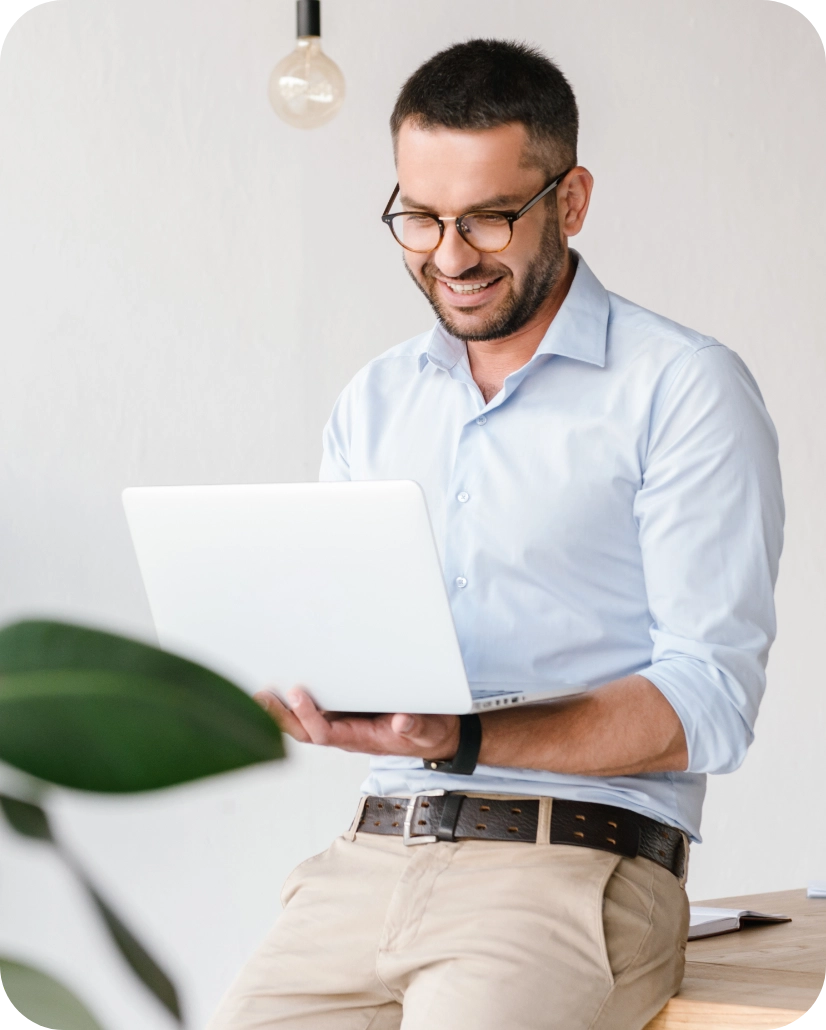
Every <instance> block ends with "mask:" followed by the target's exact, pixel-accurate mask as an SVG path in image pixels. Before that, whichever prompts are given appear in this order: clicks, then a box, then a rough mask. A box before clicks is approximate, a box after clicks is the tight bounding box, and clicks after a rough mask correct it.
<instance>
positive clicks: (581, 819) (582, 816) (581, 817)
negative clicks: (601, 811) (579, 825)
mask: <svg viewBox="0 0 826 1030" xmlns="http://www.w3.org/2000/svg"><path fill="white" fill-rule="evenodd" d="M574 818H575V819H579V821H580V822H583V823H584V822H585V816H584V815H577V816H575V817H574Z"/></svg>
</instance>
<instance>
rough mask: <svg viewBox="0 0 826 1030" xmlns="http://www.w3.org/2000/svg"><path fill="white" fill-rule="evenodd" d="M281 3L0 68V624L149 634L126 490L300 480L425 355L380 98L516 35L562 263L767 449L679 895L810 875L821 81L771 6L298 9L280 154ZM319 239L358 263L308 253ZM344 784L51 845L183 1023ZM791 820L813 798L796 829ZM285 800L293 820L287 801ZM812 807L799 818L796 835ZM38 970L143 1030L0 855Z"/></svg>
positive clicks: (65, 48)
mask: <svg viewBox="0 0 826 1030" xmlns="http://www.w3.org/2000/svg"><path fill="white" fill-rule="evenodd" d="M293 11H294V8H293V3H292V0H279V2H278V3H277V4H276V3H273V2H270V0H245V2H244V3H239V2H238V0H210V2H209V3H205V2H204V0H162V2H161V0H141V2H140V3H138V2H121V3H117V4H115V3H111V2H107V0H60V2H54V3H49V4H46V5H44V6H42V7H40V8H37V9H36V10H34V11H33V12H31V13H30V14H28V15H27V16H25V17H24V18H23V19H22V20H21V21H20V22H19V23H18V24H17V25H16V27H15V28H14V29H13V30H12V32H11V34H10V36H9V37H8V39H7V42H6V44H5V47H4V49H3V53H2V60H0V291H2V296H1V297H0V341H2V356H3V378H2V404H0V568H2V576H0V619H2V620H6V619H8V618H11V617H14V616H17V615H19V614H20V613H22V612H41V611H46V612H52V613H58V614H63V615H66V616H69V617H72V618H76V619H82V620H89V621H93V622H96V623H101V624H104V625H108V626H113V627H116V628H123V629H125V630H129V631H133V632H136V633H140V634H149V633H151V624H150V620H149V615H148V610H147V607H146V602H145V599H144V596H143V592H142V587H141V584H140V580H139V577H138V573H137V570H136V567H135V564H134V559H133V555H132V552H131V548H130V544H129V539H128V535H127V532H126V527H125V524H124V520H123V517H122V514H121V510H120V502H119V492H120V490H121V488H122V487H123V486H124V485H126V484H140V483H146V484H148V483H176V482H244V481H246V482H255V481H278V480H294V479H310V478H313V477H314V475H315V471H316V467H317V461H318V456H319V433H320V429H321V426H322V424H323V421H324V419H325V417H326V414H327V412H328V410H329V408H330V405H331V404H332V401H333V400H334V398H335V396H336V394H337V392H338V390H339V389H340V388H341V387H342V386H343V385H344V383H345V382H346V381H347V379H348V378H349V377H350V375H351V374H352V373H353V372H355V371H356V369H357V368H359V367H360V366H361V365H362V364H363V363H364V362H365V361H366V360H367V359H368V358H370V357H371V356H372V355H374V354H376V353H378V352H379V351H381V350H383V349H385V348H386V347H388V346H391V345H392V344H394V343H396V342H398V341H399V340H401V339H404V338H406V337H407V336H410V335H412V334H414V333H415V332H418V331H420V330H421V329H423V328H425V327H427V326H428V325H429V324H430V321H431V319H430V314H429V311H428V309H427V307H426V305H425V303H424V301H423V300H422V299H421V298H420V297H419V295H418V293H417V291H415V290H414V289H413V288H412V286H411V284H410V283H409V281H408V279H407V277H406V276H405V274H404V272H403V270H402V268H401V265H400V255H399V253H398V251H397V249H396V248H395V247H394V245H393V244H392V243H391V241H390V240H389V238H387V237H386V230H385V229H384V227H383V226H382V225H381V224H380V222H379V218H378V215H379V213H380V212H381V210H382V208H383V206H384V203H385V201H386V199H387V196H388V195H389V192H390V190H391V189H392V186H393V183H394V181H395V180H394V177H393V167H392V160H391V154H390V148H389V144H388V139H387V132H386V121H387V116H388V115H389V111H390V108H391V106H392V102H393V99H394V95H395V92H396V90H397V89H398V87H399V85H400V84H401V81H402V80H403V78H404V77H405V76H406V75H407V74H409V72H411V71H412V70H413V68H414V67H415V66H416V65H417V64H418V63H419V62H420V61H421V60H423V59H424V58H426V57H427V56H429V55H430V54H431V53H433V52H434V51H435V50H436V49H438V48H439V47H441V46H443V45H445V44H447V43H449V42H451V41H454V40H457V39H461V38H466V37H468V36H471V35H495V36H510V37H514V36H515V37H520V38H526V39H530V40H534V41H536V42H538V43H540V44H542V45H543V46H544V47H545V48H546V49H547V51H548V52H549V53H550V54H551V55H552V56H554V57H556V58H557V59H558V60H559V62H560V64H561V66H562V67H563V69H564V70H565V71H566V73H567V74H568V76H569V77H570V79H571V81H572V82H573V84H574V87H575V89H576V91H577V94H578V97H579V100H580V106H581V114H582V145H581V159H582V161H583V162H584V163H585V164H586V165H587V166H588V167H590V168H591V169H592V171H593V172H594V174H595V176H596V180H597V188H596V193H595V197H594V203H593V207H592V210H591V213H590V215H589V224H588V228H587V229H586V231H585V232H584V233H583V235H582V236H581V237H580V240H579V242H578V246H579V248H580V249H581V250H582V252H583V253H584V254H585V256H586V258H587V260H588V261H589V263H590V264H591V266H592V267H593V268H594V270H595V271H596V273H597V274H598V275H599V276H600V277H601V278H602V280H603V282H604V283H605V284H606V286H608V288H610V289H613V290H615V291H617V292H619V293H621V294H624V295H626V296H628V297H631V298H632V299H634V300H636V301H638V302H640V303H642V304H645V305H647V306H650V307H652V308H654V309H655V310H657V311H660V312H663V313H665V314H667V315H669V316H671V317H673V318H676V319H678V320H680V321H683V322H685V323H687V324H689V325H691V326H693V327H695V328H697V329H700V330H702V331H703V332H707V333H711V334H713V335H715V336H717V337H718V338H719V339H721V340H723V341H724V342H725V343H727V344H729V345H730V346H732V347H733V348H734V349H735V350H737V351H738V352H739V353H740V354H741V355H742V356H743V357H744V358H745V360H746V361H747V363H748V364H749V365H750V367H751V368H752V370H753V371H754V373H755V375H756V377H757V379H758V381H759V383H760V385H761V387H762V389H763V392H764V395H765V398H766V402H767V404H768V407H769V410H770V412H771V413H772V415H773V417H774V419H775V421H776V423H777V426H778V430H779V433H780V439H781V446H782V462H783V470H784V478H785V490H786V498H787V504H788V542H787V546H786V551H785V554H784V556H783V562H782V566H781V579H780V584H779V587H778V606H779V623H780V632H779V636H778V641H777V644H776V646H775V649H774V651H773V654H772V658H771V663H770V667H769V691H768V695H767V698H766V701H765V704H764V706H763V711H762V714H761V717H760V720H759V723H758V737H757V741H756V743H755V745H754V747H753V749H752V752H751V754H750V756H749V758H748V760H747V762H746V764H745V766H744V767H743V768H742V770H741V771H739V772H737V773H736V774H734V775H732V776H728V777H718V778H713V779H712V780H711V781H710V784H709V796H708V801H707V805H706V816H705V822H704V834H705V839H706V843H705V844H704V845H702V847H700V848H695V849H694V855H693V860H692V861H693V867H692V876H691V881H690V893H691V895H692V896H693V897H695V898H700V897H710V896H714V895H718V896H719V895H722V894H726V893H745V892H749V891H757V890H773V889H785V888H789V887H798V886H801V885H802V884H803V883H804V882H805V881H806V879H807V878H810V877H814V876H815V875H818V874H819V875H820V876H823V875H826V822H824V820H823V819H820V818H816V817H815V814H814V813H815V812H816V811H817V810H818V807H819V808H820V809H821V810H822V791H823V782H824V778H826V777H824V774H825V773H826V758H824V749H823V747H822V743H821V742H822V741H823V739H824V738H826V702H825V701H824V691H823V687H822V670H821V657H820V653H821V646H820V644H821V639H822V635H823V626H824V625H825V624H826V586H825V585H824V584H826V548H824V544H823V540H822V534H821V526H822V523H823V516H822V510H823V507H824V503H825V502H826V485H825V484H824V467H825V465H824V457H825V456H826V455H825V453H824V452H826V440H825V439H824V438H825V437H826V432H824V426H823V404H822V400H821V398H822V396H823V393H824V390H826V355H824V348H823V346H822V339H823V329H824V314H823V306H822V303H818V294H819V293H821V294H822V287H821V290H820V291H818V286H820V280H821V279H822V277H823V272H824V260H823V259H824V242H823V241H824V239H826V224H824V223H826V218H825V217H824V199H823V180H822V169H823V167H824V166H826V141H824V128H823V118H822V112H823V109H824V108H823V105H824V85H825V81H824V80H825V79H826V76H825V75H824V71H825V70H826V69H824V58H823V48H822V46H821V43H820V41H819V39H818V37H817V36H816V34H815V32H814V30H813V29H812V28H811V26H810V25H809V24H808V23H807V22H806V21H805V20H804V19H803V18H802V17H801V16H800V15H799V14H797V13H796V12H795V11H793V10H792V9H790V8H788V7H785V6H783V5H781V4H777V3H773V2H769V0H669V3H663V2H662V0H578V2H577V3H576V4H570V3H566V2H562V0H544V2H542V3H538V2H535V3H527V2H525V0H522V2H516V0H510V2H507V0H498V2H494V0H451V3H449V4H445V3H443V2H439V0H417V2H416V3H409V2H408V3H400V2H396V3H388V2H386V0H346V3H345V2H344V0H326V2H325V4H324V29H325V43H326V46H327V49H328V51H329V52H330V53H331V54H332V56H334V58H335V59H336V60H337V61H338V62H339V64H340V65H341V66H342V68H343V70H344V72H345V75H346V77H347V83H348V90H349V93H348V98H347V102H346V104H345V107H344V108H343V110H342V112H341V114H340V115H339V117H338V118H337V119H336V121H334V122H333V123H332V124H331V125H330V126H328V127H326V128H324V129H321V130H317V131H315V132H311V133H302V132H300V131H297V130H292V129H290V128H288V127H287V126H285V125H282V124H281V123H280V122H279V121H278V120H277V119H276V118H275V116H274V115H273V114H272V113H271V111H270V109H269V107H268V104H267V99H266V82H267V77H268V74H269V71H270V68H271V67H272V65H273V64H274V63H275V62H276V60H277V59H279V58H280V57H281V56H282V55H283V54H284V53H285V52H286V51H287V50H288V49H289V48H290V47H291V46H292V32H293V17H294V13H293ZM343 207H347V208H349V209H350V211H351V216H350V220H349V224H350V225H352V226H358V227H359V237H358V239H357V240H355V241H353V240H352V239H350V238H345V237H344V236H341V237H335V236H331V235H330V233H329V228H330V225H331V220H330V215H329V212H330V211H332V210H335V209H341V208H343ZM363 765H364V760H363V759H362V758H360V757H358V756H344V755H338V754H334V753H329V754H324V753H317V752H312V753H310V752H309V751H308V750H307V749H297V748H294V749H293V758H292V760H291V761H290V763H288V764H285V765H283V766H282V767H277V768H272V769H269V768H263V769H257V770H250V771H246V772H242V773H238V774H235V775H232V776H229V777H226V778H224V779H222V780H220V781H216V782H211V783H205V784H198V785H194V786H191V787H187V788H185V789H181V790H177V791H172V792H168V793H166V794H162V795H148V796H145V797H139V798H131V799H118V798H115V799H101V798H95V797H83V796H73V795H69V794H64V795H61V796H60V797H59V798H58V799H57V800H56V801H55V804H54V810H55V820H56V823H57V825H58V827H59V829H60V830H61V832H62V834H63V836H64V837H65V839H66V840H67V841H68V842H69V843H70V844H71V846H72V847H73V848H74V849H75V850H76V851H77V852H78V853H79V854H81V855H82V856H83V857H84V859H85V861H86V862H87V864H88V865H89V866H90V867H91V868H92V869H93V870H94V871H95V873H96V875H97V877H98V879H99V881H100V883H101V884H102V885H103V886H104V887H105V888H106V889H107V890H108V891H109V892H110V894H111V897H112V898H113V900H116V901H117V903H118V904H119V905H120V907H121V908H122V909H123V910H124V911H125V912H126V913H127V914H128V915H129V916H130V918H131V919H132V921H133V923H134V924H135V925H136V927H137V928H139V930H140V931H141V933H142V935H143V936H144V937H145V938H146V939H147V941H149V942H151V943H152V945H153V947H154V948H155V951H156V952H157V953H158V955H159V956H160V957H162V958H163V960H164V961H165V962H166V964H167V965H168V966H169V968H170V969H171V970H172V972H173V973H174V975H175V977H176V979H177V980H178V982H179V983H180V984H181V986H182V990H183V993H184V997H185V1001H186V1004H187V1011H188V1013H189V1014H190V1018H191V1023H190V1025H191V1026H193V1027H197V1026H201V1025H202V1024H203V1023H204V1022H205V1020H206V1017H207V1014H208V1013H209V1011H210V1010H211V1009H212V1007H213V1006H214V1004H215V1002H216V1001H217V998H218V996H219V994H220V993H221V991H222V990H223V988H224V986H225V985H226V983H227V982H228V980H229V979H230V977H231V975H232V973H233V971H234V970H235V969H236V968H237V966H238V965H239V964H240V962H241V961H242V959H243V958H244V957H245V956H246V955H247V954H248V953H249V951H250V949H251V948H252V947H253V946H254V944H255V942H256V941H257V939H258V938H259V937H260V936H261V935H262V934H263V932H264V931H265V929H266V928H267V927H268V925H269V924H270V922H271V921H272V919H273V917H274V916H275V914H276V912H277V910H278V900H277V897H278V890H279V887H280V883H281V880H282V879H283V878H284V876H285V874H286V872H287V871H288V869H289V868H290V867H291V866H292V865H293V864H294V863H295V862H296V861H298V860H299V859H300V858H301V857H304V856H305V855H307V854H309V853H311V852H312V851H314V850H319V849H321V848H322V847H323V846H325V844H326V842H327V841H328V839H329V838H330V837H331V836H332V835H333V834H334V833H336V832H338V831H339V830H340V829H341V828H342V827H343V826H344V825H345V824H346V822H347V821H348V819H349V814H350V812H351V809H352V805H353V802H354V799H355V796H356V787H357V784H358V782H359V779H360V777H361V773H362V769H363ZM818 795H819V797H818ZM303 800H306V801H307V802H312V811H311V814H307V813H306V812H302V811H301V808H302V804H301V802H302V801H303ZM818 802H819V806H818ZM3 950H5V951H14V952H16V953H17V954H19V955H23V956H29V957H31V958H34V959H37V960H38V961H39V962H41V963H42V964H46V965H49V966H50V968H52V969H54V970H55V971H56V972H59V973H60V974H61V975H63V976H64V978H65V979H67V980H68V981H70V982H71V983H73V984H75V985H76V986H77V988H78V989H79V990H80V991H81V992H82V993H84V994H85V995H86V997H87V998H89V999H90V1001H91V1002H92V1003H93V1004H94V1005H95V1006H96V1007H97V1010H98V1012H99V1013H100V1017H101V1019H102V1020H103V1021H104V1022H105V1023H106V1025H107V1026H108V1027H110V1028H115V1027H117V1028H118V1030H149V1028H150V1027H151V1028H158V1027H161V1026H163V1025H165V1019H164V1017H163V1014H162V1013H160V1010H159V1009H158V1008H157V1007H156V1006H155V1005H154V1003H153V1002H152V1001H151V1000H150V999H147V998H146V997H145V996H144V994H143V993H142V991H141V990H140V989H139V988H137V987H136V986H135V985H134V984H133V982H132V980H131V977H130V975H129V974H128V973H127V972H125V971H124V970H123V968H122V966H121V964H120V962H119V961H118V959H117V958H115V957H113V956H112V955H111V954H110V952H109V949H108V946H107V945H106V942H105V940H104V938H103V937H102V935H101V933H100V930H99V928H98V926H97V924H96V922H95V920H94V918H93V917H92V916H91V915H90V914H89V913H88V911H87V910H86V908H85V905H84V904H83V900H82V898H81V897H80V895H79V894H78V892H77V890H76V888H75V887H74V886H73V884H72V883H71V882H70V881H69V880H68V878H67V877H66V875H65V874H64V872H63V871H62V870H61V868H60V867H59V866H58V865H57V864H56V863H55V862H54V860H53V859H52V857H51V856H50V855H49V854H48V853H43V851H42V849H40V848H39V847H37V846H35V845H32V846H27V845H25V844H23V843H21V842H20V841H18V840H17V839H14V838H12V837H10V835H9V833H8V832H7V831H3V830H2V829H0V951H3Z"/></svg>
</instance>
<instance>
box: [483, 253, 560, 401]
mask: <svg viewBox="0 0 826 1030" xmlns="http://www.w3.org/2000/svg"><path fill="white" fill-rule="evenodd" d="M575 271H576V267H575V265H574V262H573V261H572V260H571V255H570V252H568V251H566V253H565V263H564V265H563V268H562V275H560V277H559V279H558V280H557V283H556V285H555V286H554V288H553V289H552V290H551V292H550V293H549V294H548V296H547V297H546V298H545V300H544V301H543V302H542V304H541V305H540V307H539V308H538V309H537V311H536V314H534V316H533V317H532V318H531V319H530V321H528V322H526V323H525V325H523V326H522V328H521V329H519V330H517V332H515V333H512V334H511V335H510V336H505V337H503V338H502V339H498V340H468V341H467V354H468V361H469V363H470V373H471V375H472V376H473V378H474V380H475V382H476V385H477V386H478V387H479V389H480V390H481V391H482V396H483V397H484V398H485V401H486V402H487V401H489V400H490V399H491V398H492V397H494V396H495V395H496V394H497V393H498V392H499V391H500V390H501V389H502V384H503V383H504V381H505V378H506V377H507V376H509V375H510V374H511V372H515V371H516V370H517V369H518V368H522V366H523V365H525V364H527V362H529V361H530V360H531V358H532V357H533V356H534V354H535V353H536V348H537V347H538V346H539V344H540V343H541V342H542V339H543V337H544V336H545V333H547V331H548V328H549V326H550V324H551V322H553V320H554V318H555V317H556V313H557V312H558V311H559V309H560V308H561V307H562V302H563V301H564V300H565V298H566V297H567V295H568V290H570V288H571V283H572V282H573V281H574V272H575Z"/></svg>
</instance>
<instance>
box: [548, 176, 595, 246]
mask: <svg viewBox="0 0 826 1030" xmlns="http://www.w3.org/2000/svg"><path fill="white" fill-rule="evenodd" d="M593 188H594V177H593V175H591V173H590V172H589V171H588V169H587V168H583V167H582V166H581V165H577V166H576V168H572V169H571V171H570V172H568V174H567V175H566V176H565V178H564V179H563V180H562V182H561V183H560V184H559V187H558V189H557V191H556V203H557V210H558V212H559V227H560V229H561V231H562V234H563V236H576V234H577V233H578V232H580V230H581V229H582V226H583V225H584V223H585V216H586V215H587V214H588V205H589V204H590V203H591V192H592V190H593Z"/></svg>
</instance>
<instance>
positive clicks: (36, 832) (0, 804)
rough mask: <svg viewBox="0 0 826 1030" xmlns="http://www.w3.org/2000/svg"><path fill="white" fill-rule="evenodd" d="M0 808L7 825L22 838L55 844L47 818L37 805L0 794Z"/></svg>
mask: <svg viewBox="0 0 826 1030" xmlns="http://www.w3.org/2000/svg"><path fill="white" fill-rule="evenodd" d="M0 808H2V810H3V815H4V816H5V817H6V819H7V820H8V822H9V824H10V825H11V826H12V827H13V828H14V829H15V830H17V832H18V833H20V834H22V835H23V836H24V837H34V838H35V840H46V841H49V843H51V844H54V843H55V839H54V837H53V836H52V829H51V827H50V826H49V817H48V816H47V815H46V813H45V812H44V811H43V809H42V808H41V807H40V806H39V805H32V804H30V803H29V802H28V801H19V800H18V799H17V798H10V797H9V796H8V795H7V794H0Z"/></svg>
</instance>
